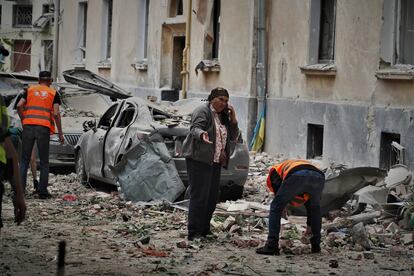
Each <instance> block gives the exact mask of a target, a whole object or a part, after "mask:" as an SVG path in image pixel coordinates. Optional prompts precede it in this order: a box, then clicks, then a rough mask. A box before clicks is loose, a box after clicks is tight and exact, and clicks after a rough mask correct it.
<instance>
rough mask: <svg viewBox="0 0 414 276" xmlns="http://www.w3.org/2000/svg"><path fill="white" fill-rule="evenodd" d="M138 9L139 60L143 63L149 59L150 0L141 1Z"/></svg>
mask: <svg viewBox="0 0 414 276" xmlns="http://www.w3.org/2000/svg"><path fill="white" fill-rule="evenodd" d="M138 9H139V10H138V16H139V19H138V20H139V22H138V24H139V26H138V47H137V49H138V51H137V59H138V60H139V61H142V60H143V59H146V58H147V44H148V42H147V41H148V12H149V0H140V4H139V7H138Z"/></svg>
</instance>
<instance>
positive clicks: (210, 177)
mask: <svg viewBox="0 0 414 276" xmlns="http://www.w3.org/2000/svg"><path fill="white" fill-rule="evenodd" d="M186 163H187V172H188V182H189V185H190V206H189V210H188V236H189V237H195V236H205V235H207V234H208V233H209V232H210V220H211V218H212V216H213V213H214V210H215V209H216V203H217V199H218V194H219V184H220V172H221V166H220V164H216V163H214V164H213V165H212V166H210V165H208V164H205V163H202V162H199V161H195V160H193V159H190V158H187V159H186Z"/></svg>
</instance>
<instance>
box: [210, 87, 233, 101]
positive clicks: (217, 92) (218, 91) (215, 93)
mask: <svg viewBox="0 0 414 276" xmlns="http://www.w3.org/2000/svg"><path fill="white" fill-rule="evenodd" d="M220 96H225V97H227V98H229V92H228V91H227V89H225V88H223V87H216V88H214V89H213V90H211V92H210V95H209V96H208V98H207V100H208V101H211V100H212V99H214V98H216V97H220Z"/></svg>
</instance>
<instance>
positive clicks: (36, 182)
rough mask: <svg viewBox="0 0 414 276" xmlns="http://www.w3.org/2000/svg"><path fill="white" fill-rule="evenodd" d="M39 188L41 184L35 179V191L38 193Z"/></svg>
mask: <svg viewBox="0 0 414 276" xmlns="http://www.w3.org/2000/svg"><path fill="white" fill-rule="evenodd" d="M38 188H39V182H38V181H37V180H36V179H35V180H33V189H34V190H35V191H34V192H35V193H37V189H38Z"/></svg>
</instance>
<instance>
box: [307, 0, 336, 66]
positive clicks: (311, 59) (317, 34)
mask: <svg viewBox="0 0 414 276" xmlns="http://www.w3.org/2000/svg"><path fill="white" fill-rule="evenodd" d="M322 1H324V0H312V1H311V8H310V24H309V25H310V37H309V56H308V64H309V65H314V64H330V63H335V44H336V43H335V40H336V9H337V1H336V0H330V1H334V4H333V5H334V7H333V14H332V16H333V18H332V22H333V25H334V26H333V29H332V33H331V36H332V46H331V51H332V59H331V60H322V59H320V57H319V53H320V40H321V18H322Z"/></svg>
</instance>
